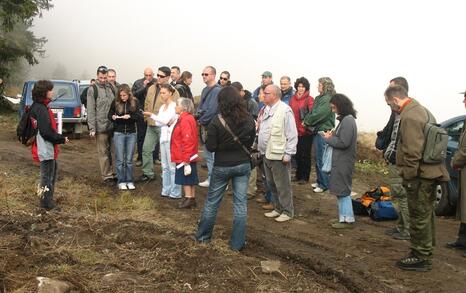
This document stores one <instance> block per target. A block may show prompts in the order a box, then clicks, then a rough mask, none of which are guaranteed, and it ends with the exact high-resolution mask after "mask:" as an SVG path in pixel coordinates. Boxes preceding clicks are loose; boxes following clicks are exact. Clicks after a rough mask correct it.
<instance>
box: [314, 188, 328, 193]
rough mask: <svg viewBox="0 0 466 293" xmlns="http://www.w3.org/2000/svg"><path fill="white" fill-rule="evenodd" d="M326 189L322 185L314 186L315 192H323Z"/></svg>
mask: <svg viewBox="0 0 466 293" xmlns="http://www.w3.org/2000/svg"><path fill="white" fill-rule="evenodd" d="M324 191H325V190H323V189H322V188H320V187H316V188H314V193H321V192H324Z"/></svg>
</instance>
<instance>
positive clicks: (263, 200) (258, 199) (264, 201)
mask: <svg viewBox="0 0 466 293" xmlns="http://www.w3.org/2000/svg"><path fill="white" fill-rule="evenodd" d="M256 202H257V203H267V200H266V199H265V198H263V197H258V198H256Z"/></svg>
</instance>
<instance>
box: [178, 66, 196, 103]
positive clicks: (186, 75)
mask: <svg viewBox="0 0 466 293" xmlns="http://www.w3.org/2000/svg"><path fill="white" fill-rule="evenodd" d="M192 82H193V75H192V73H191V72H189V71H183V73H182V74H181V76H180V79H178V81H177V82H176V85H175V89H176V90H177V91H178V93H179V94H180V97H182V98H188V99H190V100H191V101H192V102H193V103H194V99H193V94H192V93H191V89H190V88H189V86H190V85H191V83H192Z"/></svg>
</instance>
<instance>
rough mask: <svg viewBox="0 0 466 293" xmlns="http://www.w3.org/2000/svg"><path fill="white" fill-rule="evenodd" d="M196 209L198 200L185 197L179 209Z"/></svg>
mask: <svg viewBox="0 0 466 293" xmlns="http://www.w3.org/2000/svg"><path fill="white" fill-rule="evenodd" d="M195 207H196V199H195V198H194V197H185V200H183V201H182V202H180V204H179V205H178V208H180V209H190V208H195Z"/></svg>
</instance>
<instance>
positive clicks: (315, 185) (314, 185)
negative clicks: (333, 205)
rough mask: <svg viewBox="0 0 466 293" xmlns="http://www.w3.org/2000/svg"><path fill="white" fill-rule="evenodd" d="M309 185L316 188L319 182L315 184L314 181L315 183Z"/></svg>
mask: <svg viewBox="0 0 466 293" xmlns="http://www.w3.org/2000/svg"><path fill="white" fill-rule="evenodd" d="M311 186H312V188H316V187H318V186H319V184H317V182H316V183H312V184H311Z"/></svg>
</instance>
